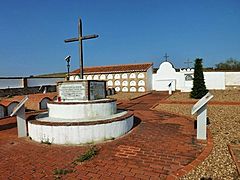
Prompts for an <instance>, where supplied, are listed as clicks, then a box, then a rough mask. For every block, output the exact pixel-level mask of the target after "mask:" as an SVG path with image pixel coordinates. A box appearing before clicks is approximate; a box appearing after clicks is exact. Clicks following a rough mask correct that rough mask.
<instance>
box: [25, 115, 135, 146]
mask: <svg viewBox="0 0 240 180" xmlns="http://www.w3.org/2000/svg"><path fill="white" fill-rule="evenodd" d="M132 127H133V116H131V117H129V118H127V119H123V120H121V121H116V122H112V123H107V124H96V125H88V126H81V125H80V126H51V125H50V126H47V125H36V124H32V123H31V122H28V129H29V136H30V137H31V138H32V139H33V140H34V141H37V142H47V141H48V142H50V143H53V144H85V143H93V142H99V141H105V140H108V139H113V138H117V137H120V136H122V135H124V134H126V133H127V132H128V131H130V130H131V128H132Z"/></svg>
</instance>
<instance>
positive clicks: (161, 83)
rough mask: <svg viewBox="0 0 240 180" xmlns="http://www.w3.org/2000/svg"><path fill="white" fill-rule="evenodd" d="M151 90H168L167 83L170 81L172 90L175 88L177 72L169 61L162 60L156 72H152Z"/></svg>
mask: <svg viewBox="0 0 240 180" xmlns="http://www.w3.org/2000/svg"><path fill="white" fill-rule="evenodd" d="M152 77H153V82H152V83H153V90H156V91H168V89H169V88H168V85H169V83H171V82H172V81H173V83H172V90H173V91H175V89H176V79H177V74H176V70H175V69H174V67H173V65H172V64H171V63H170V62H167V61H165V62H163V63H162V64H160V66H159V69H158V70H157V73H156V74H153V76H152Z"/></svg>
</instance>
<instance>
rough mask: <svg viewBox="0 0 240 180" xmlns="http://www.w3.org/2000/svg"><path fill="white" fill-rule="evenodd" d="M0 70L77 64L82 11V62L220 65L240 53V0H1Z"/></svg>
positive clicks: (48, 69) (28, 71)
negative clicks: (86, 37) (166, 57)
mask: <svg viewBox="0 0 240 180" xmlns="http://www.w3.org/2000/svg"><path fill="white" fill-rule="evenodd" d="M0 2H1V3H0V76H1V77H3V76H30V75H38V74H46V73H57V72H66V62H65V60H64V58H65V57H66V56H68V55H71V62H70V64H71V67H70V68H71V70H75V69H77V68H79V54H78V52H79V51H78V43H77V42H72V43H64V40H65V39H68V38H73V37H77V35H78V29H77V25H78V18H80V17H81V19H82V22H83V35H89V34H98V35H99V37H98V38H96V39H91V40H85V41H84V43H83V49H84V54H83V55H84V66H101V65H113V64H128V63H144V62H153V63H154V67H159V65H160V63H161V62H163V61H164V55H165V53H167V54H168V55H169V61H170V62H172V64H173V65H174V67H176V68H183V67H186V66H187V64H185V63H184V62H186V61H187V60H188V59H189V60H190V61H194V60H195V59H196V58H202V59H203V66H204V67H214V66H215V64H217V63H219V62H223V61H225V60H226V59H228V58H230V57H232V58H236V59H240V11H239V9H240V1H239V0H201V1H196V0H184V1H181V0H118V1H117V0H101V1H100V0H71V1H70V0H24V1H19V0H8V1H4V0H0Z"/></svg>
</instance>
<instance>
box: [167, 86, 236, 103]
mask: <svg viewBox="0 0 240 180" xmlns="http://www.w3.org/2000/svg"><path fill="white" fill-rule="evenodd" d="M210 93H211V94H213V96H214V97H213V99H212V100H211V101H220V102H225V101H229V102H240V89H231V90H230V89H229V90H212V91H210ZM168 100H174V101H175V100H176V101H180V100H183V101H196V99H191V98H190V97H189V93H184V92H176V93H174V94H173V95H172V96H170V97H169V98H168Z"/></svg>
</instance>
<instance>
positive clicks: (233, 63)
mask: <svg viewBox="0 0 240 180" xmlns="http://www.w3.org/2000/svg"><path fill="white" fill-rule="evenodd" d="M216 68H217V69H219V70H240V61H238V60H236V59H233V58H229V59H227V60H226V61H225V62H221V63H218V64H216Z"/></svg>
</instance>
